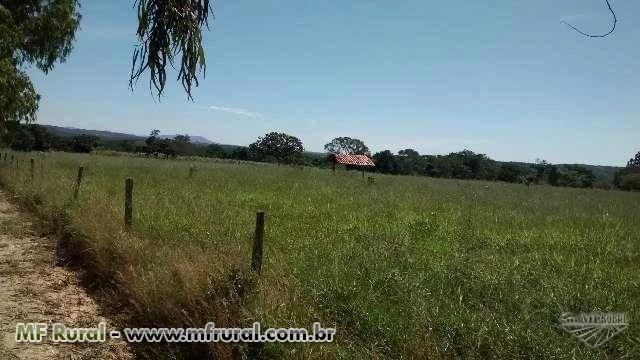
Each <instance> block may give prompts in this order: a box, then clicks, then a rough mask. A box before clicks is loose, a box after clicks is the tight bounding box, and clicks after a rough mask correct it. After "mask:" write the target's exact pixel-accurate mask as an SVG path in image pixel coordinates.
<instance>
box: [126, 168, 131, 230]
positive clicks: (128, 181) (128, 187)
mask: <svg viewBox="0 0 640 360" xmlns="http://www.w3.org/2000/svg"><path fill="white" fill-rule="evenodd" d="M132 224H133V179H132V178H126V179H125V183H124V226H125V228H126V229H127V230H130V229H131V225H132Z"/></svg>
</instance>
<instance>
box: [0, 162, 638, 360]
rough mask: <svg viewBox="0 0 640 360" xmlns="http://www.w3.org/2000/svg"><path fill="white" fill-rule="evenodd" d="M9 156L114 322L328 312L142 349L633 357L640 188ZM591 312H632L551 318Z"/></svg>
mask: <svg viewBox="0 0 640 360" xmlns="http://www.w3.org/2000/svg"><path fill="white" fill-rule="evenodd" d="M10 154H11V153H10ZM15 156H16V157H19V158H21V159H23V162H22V163H21V164H20V168H19V169H16V167H15V164H6V163H5V164H4V166H3V168H2V180H3V182H4V184H5V186H6V187H7V188H8V189H9V190H10V191H12V192H13V193H15V194H17V195H18V196H19V198H21V199H23V201H25V203H26V204H29V205H31V206H32V208H33V209H34V210H35V211H36V212H39V213H40V214H41V215H42V216H43V217H44V218H48V219H52V220H55V222H56V223H61V224H62V225H63V227H64V228H65V229H66V230H65V237H66V238H67V239H71V240H67V243H66V245H64V244H63V246H66V247H67V252H69V250H71V253H74V251H73V250H74V249H76V250H77V249H83V250H86V251H75V253H76V255H78V256H80V257H81V258H82V259H83V260H82V261H83V262H84V267H85V269H87V273H88V278H90V279H92V280H93V282H94V285H95V286H96V287H97V288H98V289H100V292H101V294H102V296H103V297H108V298H109V299H110V300H109V301H110V304H109V305H110V306H112V308H113V307H115V309H116V310H115V311H117V312H121V313H122V314H123V315H122V319H123V321H126V322H127V323H126V325H128V326H134V325H135V326H139V325H146V326H170V325H175V326H184V325H191V326H203V325H204V323H205V322H207V321H214V322H215V323H216V325H218V326H223V325H234V326H239V325H247V324H250V323H251V322H253V321H260V322H261V323H262V325H263V327H306V328H311V324H312V323H313V322H314V321H320V322H321V323H322V325H323V326H325V327H335V328H337V339H336V341H335V342H334V343H328V344H268V345H264V346H262V347H247V346H245V347H242V346H236V347H232V346H230V345H224V344H218V345H216V346H215V347H212V348H208V347H206V346H199V347H198V346H182V347H175V346H174V347H162V346H159V345H154V347H151V346H149V347H146V348H141V349H142V350H141V351H143V352H144V353H145V354H147V355H148V356H153V357H156V356H161V357H165V358H169V357H170V356H175V357H178V358H180V357H183V358H188V357H193V356H196V355H194V354H199V355H202V354H206V353H208V352H210V351H215V352H216V355H218V356H219V357H216V358H225V357H227V358H228V357H232V356H237V355H238V354H240V355H245V356H249V357H263V358H291V359H297V358H300V359H303V358H304V359H307V358H309V359H325V358H345V359H370V358H389V359H399V358H405V359H424V358H430V359H431V358H433V359H440V358H536V359H541V358H557V359H574V358H585V359H603V358H620V357H622V356H625V355H627V356H629V357H630V358H634V357H635V358H640V324H639V323H638V322H637V320H638V319H640V194H638V193H628V192H618V191H602V190H591V189H569V188H554V187H548V186H531V187H527V186H524V185H518V184H508V183H497V182H496V183H493V182H479V181H457V180H443V179H431V178H424V177H400V176H384V175H375V177H376V181H375V184H372V185H368V184H367V183H366V181H364V180H363V179H362V178H361V174H360V173H358V172H349V171H338V172H337V173H336V175H335V176H334V175H331V173H330V171H328V170H322V169H315V168H304V169H300V168H294V167H288V166H276V165H268V164H258V163H234V162H215V161H185V160H182V161H181V160H158V159H142V158H134V157H127V156H123V157H115V156H96V155H72V154H64V153H52V154H45V155H39V154H17V153H16V154H15ZM31 157H34V158H35V160H36V166H35V179H34V182H33V184H31V183H30V180H29V165H28V159H29V158H31ZM40 161H43V164H44V173H41V168H40ZM81 164H83V165H84V166H85V177H84V181H83V183H82V187H81V190H80V197H79V199H78V200H77V201H75V202H72V201H71V198H72V194H73V182H74V178H75V174H76V172H77V168H78V166H79V165H81ZM190 166H196V171H195V173H194V174H193V177H192V178H188V174H189V167H190ZM126 177H132V178H133V179H134V225H133V230H132V231H131V232H130V233H127V232H125V231H124V228H123V221H122V218H123V202H124V179H125V178H126ZM257 209H263V210H264V211H265V214H266V215H265V217H266V233H265V250H264V254H265V258H264V263H263V272H262V275H261V276H260V277H259V278H256V277H255V276H251V275H250V272H249V263H250V257H251V239H252V236H253V232H254V226H255V225H254V222H255V212H256V210H257ZM85 247H86V248H87V249H88V250H87V249H85ZM69 248H71V249H69ZM80 253H88V254H89V255H86V256H83V255H82V254H80ZM592 311H603V312H609V311H610V312H625V313H627V315H628V316H629V317H630V319H631V325H630V326H629V328H628V329H627V330H626V331H625V332H623V333H621V334H619V335H618V336H616V337H615V338H613V339H612V340H611V341H610V342H608V343H607V344H605V345H604V346H602V347H601V348H598V349H590V348H588V347H587V346H585V345H583V344H581V343H580V342H578V341H577V340H576V339H575V338H573V337H571V336H569V335H568V334H567V333H565V332H564V331H563V330H561V329H560V328H559V327H558V318H559V316H560V315H561V314H562V313H564V312H575V313H579V312H592Z"/></svg>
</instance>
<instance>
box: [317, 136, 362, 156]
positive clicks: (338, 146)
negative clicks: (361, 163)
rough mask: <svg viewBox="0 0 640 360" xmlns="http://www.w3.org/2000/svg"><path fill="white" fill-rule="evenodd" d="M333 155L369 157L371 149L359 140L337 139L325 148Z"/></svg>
mask: <svg viewBox="0 0 640 360" xmlns="http://www.w3.org/2000/svg"><path fill="white" fill-rule="evenodd" d="M324 149H325V150H326V151H327V152H329V153H331V154H349V155H369V148H368V147H367V146H366V145H365V144H364V142H362V140H359V139H352V138H350V137H337V138H335V139H333V140H331V142H330V143H328V144H326V145H325V146H324Z"/></svg>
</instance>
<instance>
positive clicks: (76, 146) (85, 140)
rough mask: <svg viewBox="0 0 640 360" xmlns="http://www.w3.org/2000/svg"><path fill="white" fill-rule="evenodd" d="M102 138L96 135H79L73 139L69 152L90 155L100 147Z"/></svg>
mask: <svg viewBox="0 0 640 360" xmlns="http://www.w3.org/2000/svg"><path fill="white" fill-rule="evenodd" d="M99 142H100V138H99V137H97V136H95V135H86V134H82V135H78V136H74V137H72V138H71V142H70V143H69V147H70V148H69V150H71V151H72V152H78V153H90V152H91V151H92V150H93V149H95V148H96V146H98V143H99Z"/></svg>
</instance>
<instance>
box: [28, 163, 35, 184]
mask: <svg viewBox="0 0 640 360" xmlns="http://www.w3.org/2000/svg"><path fill="white" fill-rule="evenodd" d="M35 166H36V162H35V160H34V159H33V158H31V167H30V168H29V178H30V179H31V183H32V184H33V173H34V169H35Z"/></svg>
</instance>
